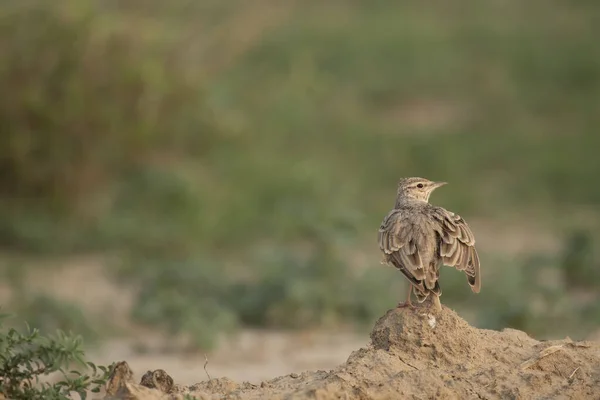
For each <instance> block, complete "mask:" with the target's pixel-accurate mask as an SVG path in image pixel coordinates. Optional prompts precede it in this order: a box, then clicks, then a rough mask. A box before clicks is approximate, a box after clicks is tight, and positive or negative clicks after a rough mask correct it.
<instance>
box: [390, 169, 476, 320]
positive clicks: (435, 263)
mask: <svg viewBox="0 0 600 400" xmlns="http://www.w3.org/2000/svg"><path fill="white" fill-rule="evenodd" d="M446 184H447V182H433V181H430V180H428V179H425V178H419V177H412V178H402V179H400V181H399V182H398V192H397V197H396V204H395V205H394V208H393V209H392V210H391V211H390V212H389V213H388V214H387V215H386V216H385V218H384V219H383V221H382V222H381V225H380V227H379V233H378V241H379V248H380V250H381V252H382V254H383V259H382V261H381V262H382V264H387V265H390V266H393V267H395V268H397V269H398V270H400V272H402V274H403V275H404V277H406V279H408V282H409V288H408V296H407V299H406V301H405V302H401V303H399V304H398V306H397V307H398V308H403V307H409V308H414V305H413V304H412V302H411V293H412V291H413V289H414V293H415V296H416V298H417V301H418V302H419V303H423V302H424V301H425V300H426V299H427V298H428V297H430V296H432V299H430V300H431V302H432V303H433V305H434V307H435V308H436V309H437V310H441V309H442V305H441V302H440V299H439V298H440V296H441V295H442V288H441V287H440V283H439V277H440V267H441V266H442V265H446V266H450V267H454V268H456V269H457V270H459V271H463V272H464V273H465V274H466V276H467V282H468V284H469V286H470V287H471V290H472V291H473V292H475V293H479V291H480V289H481V272H480V264H479V255H478V254H477V250H476V249H475V237H474V235H473V232H472V231H471V228H469V225H467V223H466V222H465V220H464V219H463V218H462V217H461V216H460V215H458V214H455V213H453V212H451V211H448V210H446V209H445V208H442V207H438V206H434V205H432V204H430V203H429V196H430V195H431V193H432V192H433V191H434V190H435V189H437V188H439V187H441V186H444V185H446Z"/></svg>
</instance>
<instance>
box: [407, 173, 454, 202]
mask: <svg viewBox="0 0 600 400" xmlns="http://www.w3.org/2000/svg"><path fill="white" fill-rule="evenodd" d="M445 184H446V182H433V181H430V180H428V179H425V178H403V179H400V182H398V201H399V202H400V201H402V200H420V201H425V202H428V201H429V196H430V195H431V193H432V192H433V191H434V190H435V189H437V188H439V187H440V186H443V185H445Z"/></svg>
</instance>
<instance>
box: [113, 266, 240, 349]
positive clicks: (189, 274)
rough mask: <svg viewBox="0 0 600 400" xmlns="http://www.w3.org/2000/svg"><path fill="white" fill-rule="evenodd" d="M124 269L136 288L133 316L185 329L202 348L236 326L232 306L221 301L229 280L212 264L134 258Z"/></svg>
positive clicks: (173, 329) (177, 330) (175, 330)
mask: <svg viewBox="0 0 600 400" xmlns="http://www.w3.org/2000/svg"><path fill="white" fill-rule="evenodd" d="M126 271H127V273H128V274H131V275H130V278H131V281H130V282H131V283H133V284H134V285H135V286H136V287H138V288H139V289H138V290H139V291H138V295H137V297H136V301H135V304H134V307H133V310H132V317H133V318H134V320H137V321H139V322H142V323H145V324H148V325H153V326H158V327H164V328H166V329H167V330H168V331H169V332H170V333H182V332H183V333H187V334H189V335H190V336H191V338H192V340H193V344H194V345H196V346H198V347H201V348H209V347H211V346H213V345H214V344H215V340H216V338H217V337H218V334H219V333H220V332H222V331H225V332H226V331H228V330H230V329H231V328H233V327H234V326H235V322H236V315H235V313H234V310H231V309H230V308H228V305H227V304H226V303H224V302H223V299H225V298H226V296H227V294H228V291H229V290H230V284H229V282H228V280H227V279H225V277H224V275H223V274H222V273H221V272H220V271H219V270H218V269H216V268H214V264H211V263H210V262H206V261H200V262H198V261H196V260H181V261H174V260H169V261H165V260H159V259H156V258H151V259H149V258H141V259H140V258H136V259H135V260H130V262H129V265H128V268H127V270H126ZM124 279H128V278H126V277H125V278H124Z"/></svg>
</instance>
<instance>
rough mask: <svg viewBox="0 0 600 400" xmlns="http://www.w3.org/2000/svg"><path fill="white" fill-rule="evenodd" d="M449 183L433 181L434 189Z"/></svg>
mask: <svg viewBox="0 0 600 400" xmlns="http://www.w3.org/2000/svg"><path fill="white" fill-rule="evenodd" d="M447 184H448V182H434V183H433V188H434V189H437V188H439V187H440V186H444V185H447Z"/></svg>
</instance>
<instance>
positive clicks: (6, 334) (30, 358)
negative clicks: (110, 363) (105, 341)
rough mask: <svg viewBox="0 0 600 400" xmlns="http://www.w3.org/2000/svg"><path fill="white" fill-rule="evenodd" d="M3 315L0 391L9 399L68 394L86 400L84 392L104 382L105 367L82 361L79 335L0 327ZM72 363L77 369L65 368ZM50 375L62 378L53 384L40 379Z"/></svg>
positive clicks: (0, 339) (55, 397)
mask: <svg viewBox="0 0 600 400" xmlns="http://www.w3.org/2000/svg"><path fill="white" fill-rule="evenodd" d="M6 317H7V316H6V315H0V394H2V395H4V396H5V397H6V398H9V399H16V400H19V399H28V400H36V399H49V400H54V399H56V400H59V399H60V400H62V399H68V398H70V397H69V396H70V395H71V394H72V393H77V394H79V396H80V398H81V399H86V398H87V394H88V392H92V393H97V392H99V391H100V388H101V386H102V385H104V384H105V382H106V380H107V378H108V374H109V370H110V369H109V367H104V366H96V365H95V364H93V363H91V362H86V361H85V360H84V352H83V350H82V349H81V346H82V339H81V337H80V336H73V335H70V334H66V333H64V332H63V331H60V330H59V331H57V332H56V334H55V335H54V336H42V335H40V332H39V331H38V330H37V329H30V328H29V327H27V331H26V332H25V333H20V332H19V331H17V330H16V329H13V328H11V329H9V330H5V329H3V320H4V319H5V318H6ZM73 364H76V365H78V366H81V367H83V370H87V371H90V370H91V373H88V372H81V371H80V370H69V371H68V372H67V369H68V368H69V367H70V366H71V365H73ZM50 374H58V375H59V376H61V377H62V379H60V380H59V381H57V382H55V383H49V382H42V379H43V378H45V377H49V375H50Z"/></svg>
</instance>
